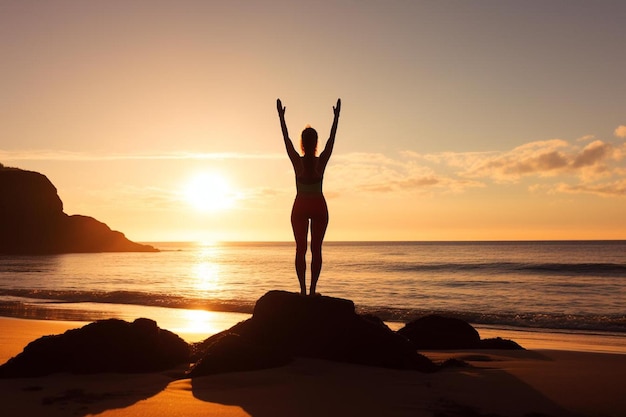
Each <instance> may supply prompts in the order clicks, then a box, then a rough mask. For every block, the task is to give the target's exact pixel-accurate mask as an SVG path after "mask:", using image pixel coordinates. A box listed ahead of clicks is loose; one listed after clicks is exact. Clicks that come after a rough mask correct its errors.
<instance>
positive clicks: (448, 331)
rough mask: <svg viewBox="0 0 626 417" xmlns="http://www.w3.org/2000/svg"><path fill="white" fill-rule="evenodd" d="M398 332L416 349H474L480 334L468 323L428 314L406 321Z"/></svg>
mask: <svg viewBox="0 0 626 417" xmlns="http://www.w3.org/2000/svg"><path fill="white" fill-rule="evenodd" d="M398 333H399V334H401V335H403V336H405V337H406V338H407V339H409V340H410V341H411V342H412V343H413V346H415V348H416V349H475V348H477V347H478V344H479V342H480V335H479V334H478V332H477V331H476V329H474V328H473V327H472V326H471V325H470V324H469V323H467V322H465V321H463V320H461V319H456V318H450V317H442V316H438V315H428V316H424V317H421V318H419V319H417V320H414V321H412V322H410V323H408V324H407V325H406V326H404V327H403V328H401V329H400V330H398Z"/></svg>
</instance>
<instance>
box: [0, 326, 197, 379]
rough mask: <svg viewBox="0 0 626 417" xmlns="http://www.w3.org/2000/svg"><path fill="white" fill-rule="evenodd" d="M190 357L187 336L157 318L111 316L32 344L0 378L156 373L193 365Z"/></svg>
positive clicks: (1, 370)
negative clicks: (159, 323) (165, 327)
mask: <svg viewBox="0 0 626 417" xmlns="http://www.w3.org/2000/svg"><path fill="white" fill-rule="evenodd" d="M189 355H190V349H189V345H188V344H187V343H186V342H185V341H184V340H182V339H181V338H180V337H178V336H177V335H175V334H174V333H172V332H170V331H168V330H163V329H160V328H159V327H158V326H157V324H156V323H155V322H154V321H153V320H149V319H137V320H135V321H134V322H132V323H129V322H126V321H123V320H118V319H109V320H101V321H97V322H94V323H90V324H88V325H86V326H84V327H81V328H80V329H73V330H68V331H67V332H65V333H63V334H61V335H54V336H44V337H42V338H39V339H37V340H35V341H34V342H31V343H30V344H28V346H26V348H24V351H23V352H22V353H20V354H19V355H17V356H16V357H14V358H11V359H9V361H8V362H6V363H5V364H4V365H2V366H0V377H2V378H11V377H35V376H44V375H49V374H52V373H57V372H69V373H77V374H92V373H100V372H118V373H135V372H154V371H162V370H165V369H170V368H173V367H174V366H177V365H180V364H183V363H189Z"/></svg>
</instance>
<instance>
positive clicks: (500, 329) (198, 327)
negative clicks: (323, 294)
mask: <svg viewBox="0 0 626 417" xmlns="http://www.w3.org/2000/svg"><path fill="white" fill-rule="evenodd" d="M76 305H79V307H76ZM139 317H146V318H151V319H153V320H155V321H156V322H157V324H158V325H159V327H161V328H164V329H167V330H170V331H172V332H174V333H176V334H178V335H180V336H181V337H182V335H183V334H186V335H187V337H183V338H184V339H185V340H187V341H190V342H199V341H202V340H204V339H206V338H207V337H209V336H211V335H213V334H215V333H218V332H220V331H223V330H226V329H229V328H230V327H232V326H234V325H235V324H237V323H239V322H240V321H243V320H246V319H248V318H250V317H251V314H249V313H237V312H228V311H209V310H200V309H183V308H168V307H155V306H144V305H132V304H114V303H107V304H102V303H90V302H87V303H49V304H46V305H45V306H42V305H40V304H30V305H22V306H21V307H20V308H19V309H16V310H0V320H1V319H2V318H13V319H18V320H19V319H23V320H46V321H57V322H82V323H85V324H86V323H89V322H92V321H96V320H102V319H108V318H118V319H122V320H126V321H133V320H134V319H136V318H139ZM385 324H387V326H389V328H391V329H392V330H394V331H396V330H398V329H400V328H402V327H403V326H404V325H405V323H404V322H395V321H385ZM470 324H471V325H472V326H473V327H474V328H475V329H476V330H477V331H478V332H479V334H480V336H481V338H482V339H487V338H495V337H501V338H503V339H511V340H514V341H515V342H517V343H518V344H520V345H521V346H522V347H524V348H526V349H555V350H567V351H578V352H592V353H615V354H623V355H626V333H619V332H608V331H607V332H604V331H580V330H563V329H547V328H535V327H533V328H524V327H514V326H506V325H486V324H475V323H471V322H470ZM0 329H1V327H0Z"/></svg>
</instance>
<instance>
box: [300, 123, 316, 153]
mask: <svg viewBox="0 0 626 417" xmlns="http://www.w3.org/2000/svg"><path fill="white" fill-rule="evenodd" d="M300 148H301V149H302V152H304V154H305V155H306V154H313V155H315V153H316V152H317V131H316V130H315V129H313V128H312V127H311V126H309V125H307V126H306V127H305V128H304V130H303V131H302V135H301V136H300Z"/></svg>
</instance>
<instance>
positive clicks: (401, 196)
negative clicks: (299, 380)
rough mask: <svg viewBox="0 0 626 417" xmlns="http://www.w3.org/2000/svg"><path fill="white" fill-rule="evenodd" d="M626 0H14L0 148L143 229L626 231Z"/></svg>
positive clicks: (6, 6) (463, 233) (102, 216)
mask: <svg viewBox="0 0 626 417" xmlns="http://www.w3.org/2000/svg"><path fill="white" fill-rule="evenodd" d="M624 22H626V2H624V1H603V0H596V1H591V0H589V1H577V0H554V1H543V0H525V1H506V0H497V1H496V0H493V1H481V0H477V1H446V0H442V1H418V0H414V1H408V0H407V1H399V0H397V1H396V0H388V1H374V0H336V1H329V0H318V1H315V2H311V1H281V0H274V1H254V2H253V1H238V0H234V1H227V2H225V1H210V0H206V1H185V0H177V1H158V0H156V1H155V0H151V1H134V0H126V1H115V0H112V1H46V2H42V1H29V0H15V1H6V0H0V55H1V56H2V61H1V63H0V68H1V71H0V163H2V164H3V165H5V166H11V167H19V168H22V169H27V170H33V171H37V172H41V173H42V174H44V175H46V176H47V177H48V178H49V179H50V180H51V181H52V183H53V184H54V185H55V186H56V188H57V191H58V193H59V196H60V197H61V199H62V200H63V203H64V210H65V212H66V213H68V214H83V215H89V216H92V217H95V218H97V219H98V220H100V221H103V222H105V223H107V224H108V225H109V226H110V227H111V228H112V229H114V230H119V231H122V232H123V233H125V234H126V236H127V237H129V238H130V239H132V240H136V241H147V242H157V241H203V242H211V241H218V240H234V241H242V240H244V241H245V240H253V241H289V240H292V239H293V235H292V232H291V226H290V222H289V216H290V212H291V206H292V203H293V199H294V196H295V181H294V174H293V169H292V167H291V164H290V162H289V159H288V158H287V156H286V153H285V148H284V144H283V142H282V135H281V131H280V125H279V121H278V116H277V112H276V99H277V98H281V100H282V102H283V105H285V106H286V113H285V117H286V120H287V125H288V127H289V133H290V137H291V139H292V140H293V141H294V143H295V144H296V148H298V147H299V146H298V143H299V136H300V132H301V130H302V129H303V128H304V127H305V126H306V125H307V124H310V125H311V126H313V127H314V128H315V129H317V131H318V132H319V136H320V148H321V147H322V146H323V145H324V143H325V140H326V138H327V137H328V133H329V131H330V126H331V123H332V118H333V110H332V107H333V105H335V103H336V100H337V98H341V99H342V110H341V117H340V120H339V128H338V132H337V139H336V144H335V148H334V153H333V155H332V158H331V160H330V163H329V165H328V167H327V169H326V174H325V177H324V194H325V196H326V198H327V201H328V206H329V211H330V223H329V227H328V231H327V234H326V240H335V241H342V240H543V239H626V215H625V213H626V211H625V210H624V209H625V208H626V77H625V76H624V73H625V71H626V53H625V52H624V51H626V24H625V23H624Z"/></svg>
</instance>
